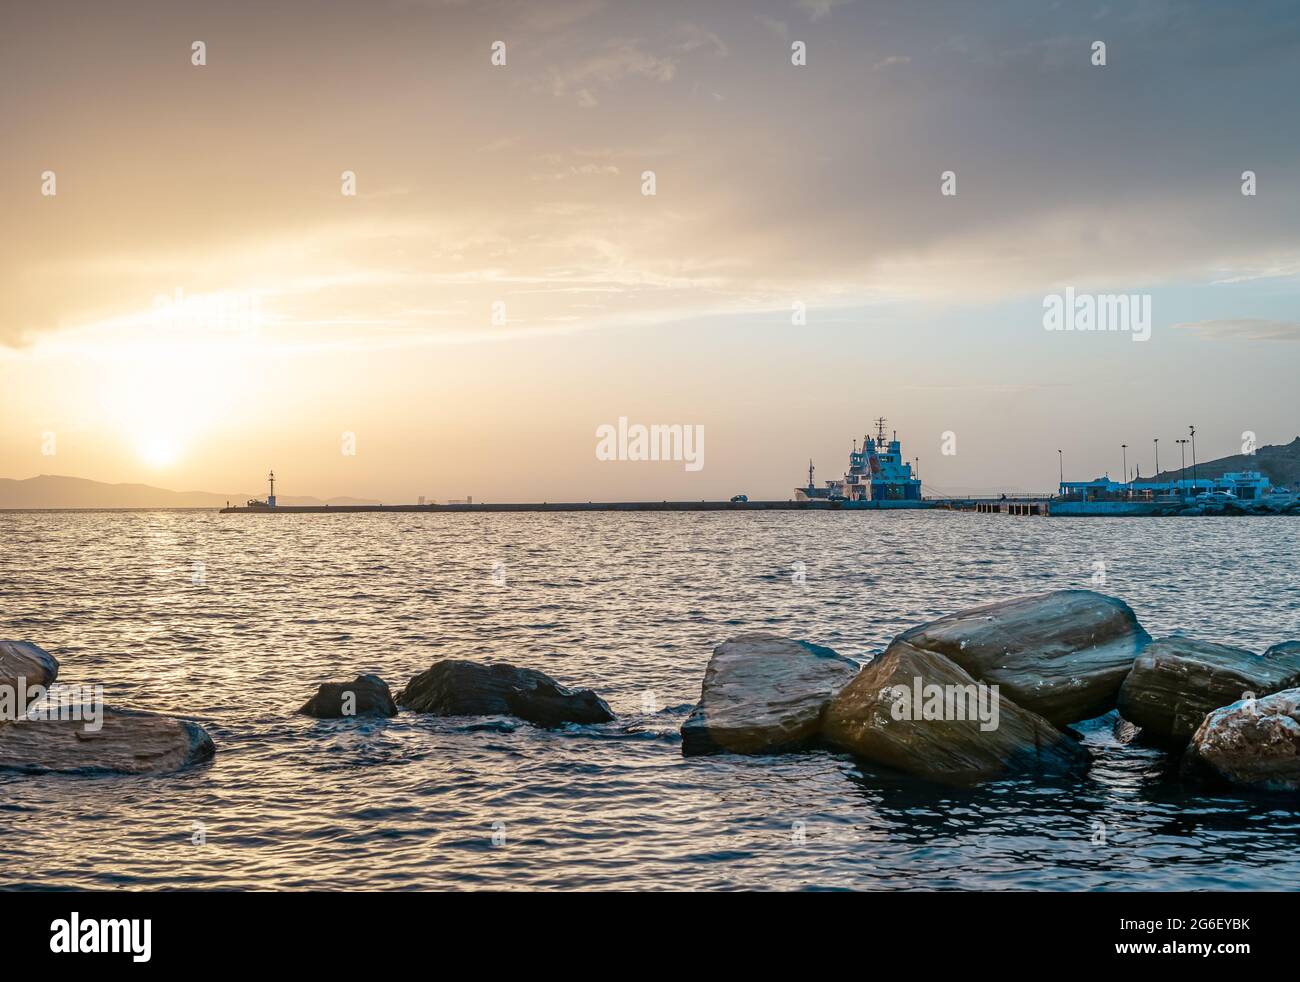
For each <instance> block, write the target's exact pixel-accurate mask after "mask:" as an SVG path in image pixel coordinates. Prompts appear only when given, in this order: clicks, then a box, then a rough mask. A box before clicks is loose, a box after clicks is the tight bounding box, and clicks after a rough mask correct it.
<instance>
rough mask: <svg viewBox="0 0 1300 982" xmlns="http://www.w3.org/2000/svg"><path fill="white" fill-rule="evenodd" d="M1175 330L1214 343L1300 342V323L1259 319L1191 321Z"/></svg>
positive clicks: (1176, 325) (1175, 327)
mask: <svg viewBox="0 0 1300 982" xmlns="http://www.w3.org/2000/svg"><path fill="white" fill-rule="evenodd" d="M1174 329H1175V330H1183V331H1191V332H1193V333H1195V334H1198V335H1200V336H1201V337H1203V338H1208V339H1210V340H1214V341H1300V321H1275V320H1265V319H1264V318H1259V317H1237V318H1227V319H1224V320H1208V321H1191V322H1188V323H1183V324H1175V325H1174Z"/></svg>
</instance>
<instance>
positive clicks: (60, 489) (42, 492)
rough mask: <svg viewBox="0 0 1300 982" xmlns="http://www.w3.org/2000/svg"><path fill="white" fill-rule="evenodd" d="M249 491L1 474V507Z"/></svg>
mask: <svg viewBox="0 0 1300 982" xmlns="http://www.w3.org/2000/svg"><path fill="white" fill-rule="evenodd" d="M251 497H253V495H250V494H248V493H239V494H235V493H231V494H219V493H216V492H212V491H168V490H167V489H166V488H155V487H151V486H149V485H148V484H105V483H103V482H102V481H89V480H86V479H85V478H81V477H61V476H58V475H53V474H42V475H40V476H39V477H29V478H27V479H26V480H21V481H18V480H13V479H10V478H0V509H4V508H221V507H224V506H225V504H226V503H227V502H229V503H230V504H232V505H242V504H243V503H244V502H245V501H247V500H248V499H249V498H251ZM279 502H280V503H281V504H284V505H324V504H330V505H376V504H379V502H377V501H371V500H368V499H364V498H330V499H329V500H328V501H326V500H322V499H320V498H311V497H289V496H287V495H282V496H280V497H279Z"/></svg>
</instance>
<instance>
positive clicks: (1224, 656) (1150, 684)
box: [1119, 637, 1300, 750]
mask: <svg viewBox="0 0 1300 982" xmlns="http://www.w3.org/2000/svg"><path fill="white" fill-rule="evenodd" d="M1296 686H1300V663H1297V662H1296V661H1295V660H1294V659H1293V657H1292V656H1290V655H1286V654H1282V655H1277V656H1274V657H1268V658H1265V657H1262V656H1260V655H1257V654H1255V653H1254V652H1250V651H1246V650H1245V649H1243V648H1233V647H1230V646H1228V645H1224V644H1216V643H1214V642H1210V641H1196V640H1193V639H1190V638H1180V637H1173V638H1161V639H1159V640H1158V641H1153V642H1151V644H1149V645H1148V646H1147V647H1146V649H1145V650H1144V651H1143V652H1142V654H1141V656H1140V657H1139V658H1138V659H1137V661H1136V662H1135V663H1134V665H1133V671H1132V672H1130V673H1129V676H1128V678H1126V679H1125V680H1124V685H1123V686H1122V687H1121V688H1120V694H1119V712H1120V715H1121V716H1123V717H1124V718H1125V719H1126V720H1128V721H1129V722H1131V723H1134V724H1136V725H1137V726H1140V727H1141V728H1142V739H1143V740H1144V741H1149V742H1152V743H1155V744H1158V745H1161V746H1165V747H1167V748H1169V749H1171V750H1182V749H1183V748H1184V747H1186V746H1187V743H1188V741H1189V740H1190V739H1191V737H1192V734H1193V733H1195V732H1196V730H1197V728H1198V727H1199V726H1200V725H1201V721H1202V720H1204V719H1205V716H1206V714H1207V713H1210V712H1213V711H1214V710H1216V709H1219V708H1221V707H1224V706H1228V705H1230V704H1232V703H1235V702H1237V701H1238V700H1240V699H1243V698H1245V697H1246V694H1247V693H1253V694H1254V695H1255V697H1256V698H1259V697H1261V696H1265V695H1269V694H1270V693H1274V692H1279V691H1281V690H1283V689H1290V688H1294V687H1296Z"/></svg>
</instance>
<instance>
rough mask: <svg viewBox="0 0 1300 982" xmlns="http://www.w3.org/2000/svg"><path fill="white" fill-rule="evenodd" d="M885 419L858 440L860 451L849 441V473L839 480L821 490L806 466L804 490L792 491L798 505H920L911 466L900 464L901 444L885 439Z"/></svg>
mask: <svg viewBox="0 0 1300 982" xmlns="http://www.w3.org/2000/svg"><path fill="white" fill-rule="evenodd" d="M885 434H886V430H885V418H884V417H883V416H882V417H881V418H880V419H877V420H876V432H875V435H874V436H873V435H871V434H868V435H867V436H864V437H863V438H862V449H861V450H859V449H858V442H857V441H856V440H854V441H853V451H852V452H851V453H850V454H849V469H848V470H847V471H845V473H844V477H843V478H840V479H839V480H834V481H827V482H825V485H824V486H823V487H820V488H819V487H817V486H815V485H814V483H813V466H812V461H809V462H808V485H807V487H802V488H795V498H796V500H798V501H810V500H813V499H818V498H821V499H829V500H831V501H874V502H880V503H884V502H888V501H920V500H921V480H920V478H918V477H914V476H913V474H912V465H911V464H909V463H907V462H906V461H904V460H903V448H902V444H901V443H900V442H899V440H898V434H897V433H895V434H894V435H893V438H892V439H886V436H885Z"/></svg>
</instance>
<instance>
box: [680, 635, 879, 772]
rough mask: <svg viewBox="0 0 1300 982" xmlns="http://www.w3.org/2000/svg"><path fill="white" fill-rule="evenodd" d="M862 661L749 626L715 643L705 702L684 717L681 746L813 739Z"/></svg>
mask: <svg viewBox="0 0 1300 982" xmlns="http://www.w3.org/2000/svg"><path fill="white" fill-rule="evenodd" d="M858 669H859V666H858V663H857V662H855V661H853V660H852V659H850V658H845V657H844V656H843V655H840V654H837V653H836V652H834V651H832V650H831V649H830V648H823V647H821V646H820V645H815V644H810V643H808V642H807V641H792V640H790V639H789V638H781V637H776V636H775V635H771V634H743V635H741V636H739V637H735V638H732V639H731V640H729V641H724V642H723V643H722V644H720V645H718V646H717V647H716V648H714V649H713V657H711V658H710V659H709V665H708V667H707V668H706V669H705V670H704V684H703V686H702V687H701V689H700V702H699V705H698V706H696V708H695V710H694V711H693V712H692V713H691V715H690V716H689V717H688V718H687V720H686V722H685V723H684V724H683V725H682V753H683V754H685V755H687V756H693V755H696V754H713V753H737V754H772V753H781V752H784V751H789V750H798V749H800V748H802V747H806V746H808V745H809V744H811V743H813V742H814V741H815V740H816V739H817V737H818V735H819V733H820V730H821V718H822V711H823V710H824V709H825V708H826V704H827V703H828V702H829V701H830V698H831V696H833V695H834V694H835V693H836V692H838V691H839V690H840V689H841V688H843V687H844V686H845V685H847V684H848V683H849V682H850V681H851V680H852V679H853V678H854V676H856V675H857V674H858Z"/></svg>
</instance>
